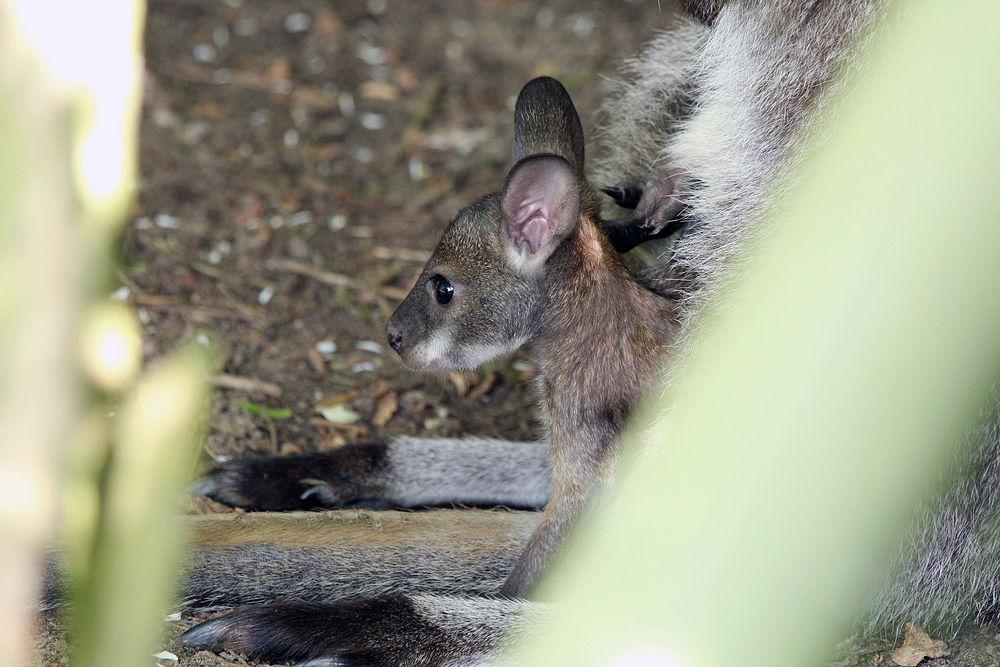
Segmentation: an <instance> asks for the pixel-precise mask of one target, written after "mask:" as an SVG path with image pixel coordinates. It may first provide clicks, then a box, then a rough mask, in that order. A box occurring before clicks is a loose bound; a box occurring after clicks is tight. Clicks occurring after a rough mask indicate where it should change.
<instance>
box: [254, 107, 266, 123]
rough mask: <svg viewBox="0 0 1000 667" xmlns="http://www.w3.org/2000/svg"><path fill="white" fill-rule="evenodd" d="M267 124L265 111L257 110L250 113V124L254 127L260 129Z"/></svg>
mask: <svg viewBox="0 0 1000 667" xmlns="http://www.w3.org/2000/svg"><path fill="white" fill-rule="evenodd" d="M266 122H267V109H257V110H256V111H251V112H250V124H251V125H253V126H254V127H260V126H261V125H263V124H264V123H266Z"/></svg>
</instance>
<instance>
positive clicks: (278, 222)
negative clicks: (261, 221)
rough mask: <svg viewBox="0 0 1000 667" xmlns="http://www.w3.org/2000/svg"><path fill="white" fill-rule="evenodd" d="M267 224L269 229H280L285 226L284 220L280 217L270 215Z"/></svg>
mask: <svg viewBox="0 0 1000 667" xmlns="http://www.w3.org/2000/svg"><path fill="white" fill-rule="evenodd" d="M267 224H268V226H270V227H271V229H281V228H282V227H284V226H285V219H284V218H282V217H281V216H280V215H272V216H271V219H270V220H268V223H267Z"/></svg>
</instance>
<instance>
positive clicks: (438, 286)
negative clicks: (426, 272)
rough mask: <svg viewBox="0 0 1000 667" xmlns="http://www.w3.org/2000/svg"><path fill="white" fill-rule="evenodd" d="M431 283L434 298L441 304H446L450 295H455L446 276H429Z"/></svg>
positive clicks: (449, 299)
mask: <svg viewBox="0 0 1000 667" xmlns="http://www.w3.org/2000/svg"><path fill="white" fill-rule="evenodd" d="M431 284H432V285H433V286H434V298H435V299H437V302H438V303H440V304H441V305H442V306H447V305H448V302H450V301H451V297H453V296H455V288H454V287H452V286H451V283H450V282H448V279H447V278H445V277H444V276H441V275H437V276H434V277H433V278H431Z"/></svg>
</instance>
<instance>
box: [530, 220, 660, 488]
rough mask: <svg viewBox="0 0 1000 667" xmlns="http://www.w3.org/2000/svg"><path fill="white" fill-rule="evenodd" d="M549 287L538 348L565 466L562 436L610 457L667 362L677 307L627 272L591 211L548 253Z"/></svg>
mask: <svg viewBox="0 0 1000 667" xmlns="http://www.w3.org/2000/svg"><path fill="white" fill-rule="evenodd" d="M542 291H543V299H544V305H543V307H542V308H541V316H540V321H539V327H538V335H537V336H536V337H535V345H534V349H535V355H536V358H537V361H538V364H539V368H540V375H541V377H540V379H539V389H540V393H541V398H542V404H543V407H544V409H545V411H546V413H547V414H546V417H547V419H548V423H549V425H550V437H551V439H552V446H553V455H554V463H555V464H556V466H557V467H558V460H557V459H558V458H559V453H558V450H559V449H560V448H561V441H563V440H572V441H573V442H574V443H579V441H581V440H583V441H587V443H586V444H587V449H589V450H592V451H590V452H589V453H588V454H587V455H588V456H598V457H601V456H603V452H604V451H605V450H606V449H607V448H608V447H609V446H610V445H611V443H612V442H613V440H614V438H615V436H616V435H617V432H618V430H619V429H620V427H621V425H622V422H623V421H624V420H625V419H626V418H627V416H628V414H629V413H630V412H631V410H632V407H633V406H634V405H635V403H636V402H637V401H638V399H639V397H640V396H641V394H642V392H643V391H644V390H645V389H646V388H647V387H648V385H649V384H650V382H651V381H652V378H653V375H654V374H655V372H656V371H657V369H658V368H659V366H660V363H661V361H662V357H663V355H664V353H665V351H666V348H667V346H668V345H669V343H670V340H671V336H672V332H673V330H674V328H675V325H676V306H675V304H674V303H673V302H671V301H670V300H668V299H666V298H664V297H663V296H660V295H657V294H654V293H653V292H651V291H650V290H648V289H647V288H645V287H644V286H643V285H641V284H640V283H639V282H637V281H636V280H635V279H634V278H633V277H632V276H631V275H630V274H629V273H628V271H627V270H626V269H625V267H624V266H623V264H622V262H621V259H620V258H619V256H618V254H617V253H616V252H615V251H614V249H613V248H612V247H611V244H610V243H609V242H608V240H607V239H606V238H605V236H604V235H603V234H601V233H600V231H599V230H598V228H597V225H596V223H595V221H594V220H593V219H592V218H590V217H589V216H581V219H580V222H579V224H578V225H577V226H576V230H575V231H574V233H573V234H572V235H571V236H570V237H569V238H567V239H566V241H565V242H564V243H562V244H561V245H560V247H559V248H558V249H557V250H556V252H554V253H553V255H552V257H551V258H549V261H548V263H547V265H546V276H545V279H544V284H543V290H542ZM556 472H557V476H558V470H557V471H556Z"/></svg>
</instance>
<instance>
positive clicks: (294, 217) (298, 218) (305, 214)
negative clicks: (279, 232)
mask: <svg viewBox="0 0 1000 667" xmlns="http://www.w3.org/2000/svg"><path fill="white" fill-rule="evenodd" d="M312 219H313V214H312V211H299V212H298V213H292V214H291V215H290V216H288V226H289V227H297V226H299V225H305V224H308V223H310V222H312Z"/></svg>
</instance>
